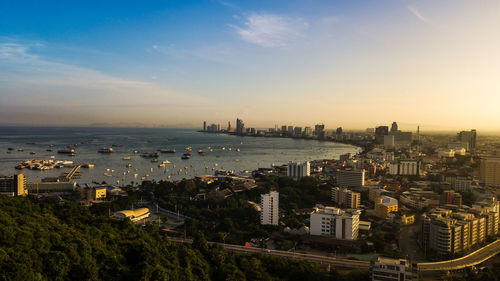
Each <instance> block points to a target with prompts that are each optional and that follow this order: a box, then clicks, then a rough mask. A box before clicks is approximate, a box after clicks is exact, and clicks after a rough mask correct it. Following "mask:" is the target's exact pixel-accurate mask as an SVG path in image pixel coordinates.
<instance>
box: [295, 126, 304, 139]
mask: <svg viewBox="0 0 500 281" xmlns="http://www.w3.org/2000/svg"><path fill="white" fill-rule="evenodd" d="M293 135H294V136H296V137H300V136H302V127H295V128H293Z"/></svg>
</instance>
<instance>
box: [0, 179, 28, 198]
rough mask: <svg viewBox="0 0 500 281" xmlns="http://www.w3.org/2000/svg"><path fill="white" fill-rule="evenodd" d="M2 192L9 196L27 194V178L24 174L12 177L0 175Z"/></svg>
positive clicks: (0, 190)
mask: <svg viewBox="0 0 500 281" xmlns="http://www.w3.org/2000/svg"><path fill="white" fill-rule="evenodd" d="M0 194H6V195H9V196H26V195H28V189H27V188H26V178H25V177H24V175H23V174H17V175H14V176H11V177H0Z"/></svg>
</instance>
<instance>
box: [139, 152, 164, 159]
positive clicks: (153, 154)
mask: <svg viewBox="0 0 500 281" xmlns="http://www.w3.org/2000/svg"><path fill="white" fill-rule="evenodd" d="M141 156H142V157H146V158H158V157H160V154H159V153H158V152H144V153H143V154H141Z"/></svg>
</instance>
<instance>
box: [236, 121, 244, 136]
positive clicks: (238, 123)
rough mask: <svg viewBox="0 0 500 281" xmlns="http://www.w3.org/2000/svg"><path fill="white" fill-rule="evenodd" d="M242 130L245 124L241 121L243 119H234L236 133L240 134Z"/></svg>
mask: <svg viewBox="0 0 500 281" xmlns="http://www.w3.org/2000/svg"><path fill="white" fill-rule="evenodd" d="M244 132H245V124H244V123H243V120H241V119H236V134H237V135H242V134H243V133H244Z"/></svg>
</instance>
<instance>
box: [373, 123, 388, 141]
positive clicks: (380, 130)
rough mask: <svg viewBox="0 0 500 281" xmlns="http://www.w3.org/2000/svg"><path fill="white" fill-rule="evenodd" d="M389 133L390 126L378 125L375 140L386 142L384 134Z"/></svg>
mask: <svg viewBox="0 0 500 281" xmlns="http://www.w3.org/2000/svg"><path fill="white" fill-rule="evenodd" d="M388 134H389V127H387V126H378V127H377V128H375V140H376V141H377V143H384V136H387V135H388Z"/></svg>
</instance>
